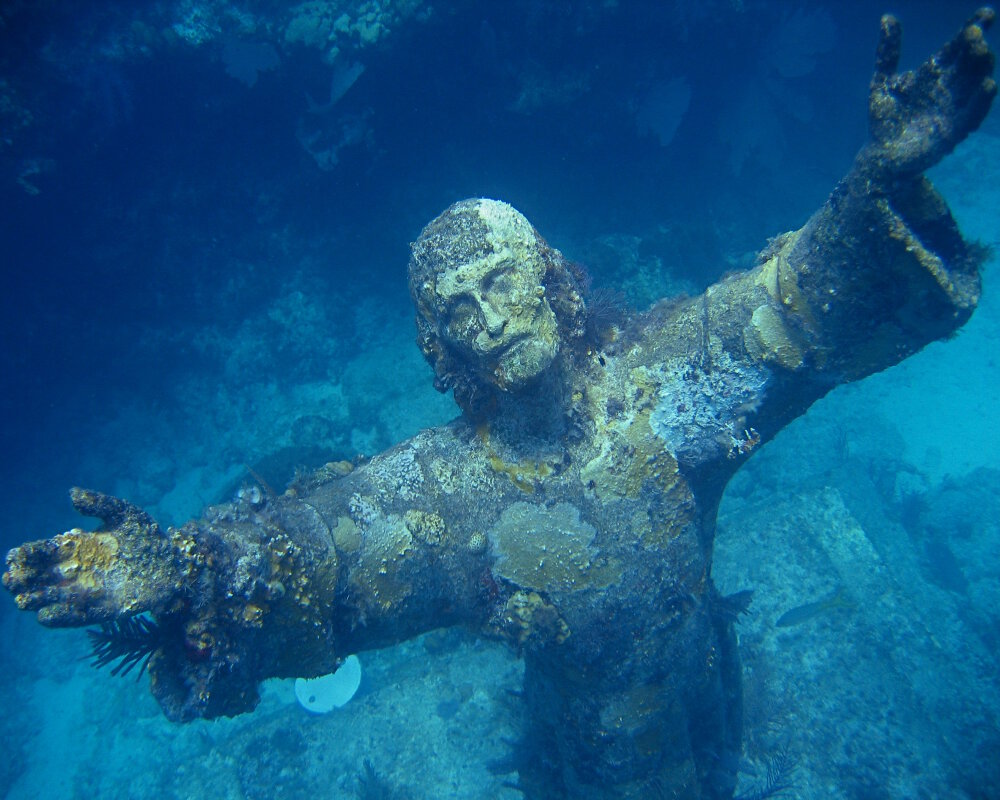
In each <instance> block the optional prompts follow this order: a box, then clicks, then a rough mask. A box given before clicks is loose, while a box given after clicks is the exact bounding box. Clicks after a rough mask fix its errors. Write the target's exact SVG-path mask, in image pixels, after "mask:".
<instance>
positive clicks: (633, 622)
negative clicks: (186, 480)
mask: <svg viewBox="0 0 1000 800" xmlns="http://www.w3.org/2000/svg"><path fill="white" fill-rule="evenodd" d="M993 18H994V14H993V12H992V11H990V10H987V9H984V10H982V11H980V12H978V13H977V14H976V15H975V16H974V17H973V18H972V19H971V20H970V21H969V22H968V23H967V24H966V26H965V27H964V28H963V29H962V30H961V32H960V33H959V34H958V36H956V37H955V38H954V39H953V40H952V41H951V42H949V43H948V44H946V45H945V46H944V47H943V48H942V49H941V50H940V51H939V52H938V53H937V54H936V55H934V57H933V58H931V59H929V60H928V61H926V62H925V63H924V64H923V65H922V66H920V67H919V68H918V69H917V70H915V71H913V72H906V73H902V74H897V73H896V66H897V64H898V60H899V50H900V28H899V25H898V23H897V22H896V21H895V20H894V19H893V18H891V17H886V18H884V19H883V21H882V31H881V38H880V42H879V45H878V53H877V59H876V68H875V74H874V77H873V79H872V82H871V89H870V97H869V124H870V141H869V142H868V143H867V144H866V145H865V146H864V148H863V149H862V150H861V151H860V153H859V154H858V156H857V158H856V160H855V162H854V164H853V166H852V167H851V169H850V171H849V173H848V174H847V176H846V177H845V178H844V179H843V180H842V181H841V182H840V183H839V185H838V186H837V187H836V188H835V189H834V191H833V193H832V194H831V195H830V197H829V199H828V200H827V201H826V203H825V204H824V205H823V206H822V208H820V209H819V211H817V212H816V213H815V214H814V215H813V217H812V218H811V219H810V220H809V221H808V222H807V223H806V224H805V226H804V227H803V228H801V229H800V230H798V231H795V232H792V233H786V234H783V235H781V236H778V237H776V238H775V239H773V240H772V241H771V242H770V243H769V244H768V245H767V247H766V248H765V249H764V250H763V252H761V254H760V256H759V259H758V263H757V265H756V266H755V267H754V268H753V269H751V270H749V271H747V272H743V273H740V274H731V275H727V276H726V277H724V278H723V279H722V280H720V281H719V282H718V283H716V284H715V285H713V286H711V287H710V288H709V289H708V290H707V291H705V293H704V294H702V295H701V296H700V297H694V298H686V299H682V300H675V301H664V302H661V303H660V304H658V305H656V306H654V307H653V308H652V309H651V310H650V311H648V312H646V313H644V314H642V315H638V316H635V317H634V318H633V319H631V320H629V321H628V322H627V323H626V324H623V325H621V326H620V330H618V331H617V335H614V336H612V335H611V331H610V329H609V328H608V326H607V325H606V324H604V323H602V315H601V314H599V313H597V312H595V310H594V309H593V308H592V307H590V306H588V297H587V295H586V292H585V287H584V284H583V282H582V280H581V276H580V274H579V272H578V271H577V270H576V269H575V268H574V267H573V266H572V265H571V264H570V263H569V262H568V261H567V260H566V259H564V258H563V256H562V255H561V254H560V253H559V252H558V251H557V250H554V249H552V248H550V247H549V246H548V245H546V243H545V241H544V240H543V239H542V238H541V237H540V236H539V234H538V233H537V232H536V231H535V229H534V228H533V227H532V226H531V225H530V223H529V222H528V221H527V220H526V219H525V218H524V217H523V216H522V215H521V214H519V213H518V212H517V211H515V210H514V209H513V208H511V207H510V206H508V205H506V204H504V203H500V202H496V201H493V200H466V201H463V202H460V203H457V204H455V205H453V206H452V207H451V208H449V209H448V210H446V211H445V212H444V213H443V214H442V215H441V216H440V217H438V218H437V219H436V220H434V221H433V222H431V223H430V224H429V225H428V226H427V227H426V228H425V229H424V231H423V232H422V233H421V235H420V237H419V239H418V240H417V242H416V243H415V244H414V245H413V250H412V258H411V261H410V272H409V279H410V289H411V293H412V296H413V300H414V302H415V304H416V309H417V327H418V342H419V346H420V348H421V350H422V351H423V353H424V354H425V355H426V357H427V359H428V360H429V362H430V363H431V365H432V366H433V368H434V372H435V375H436V381H437V385H438V387H439V388H440V389H441V390H448V389H451V390H453V391H454V394H455V399H456V400H457V402H458V404H459V405H460V406H461V408H462V415H461V416H460V417H459V418H458V419H456V420H455V421H453V422H451V423H450V424H448V425H446V426H444V427H440V428H435V429H432V430H425V431H422V432H421V433H419V434H418V435H416V436H415V437H413V438H412V439H409V440H408V441H405V442H402V443H401V444H399V445H397V446H395V447H393V448H391V449H390V450H387V451H386V452H384V453H381V454H379V455H377V456H374V457H373V458H371V459H370V460H367V461H363V462H360V463H356V464H347V463H331V464H328V465H326V466H325V467H323V468H321V469H320V470H319V471H317V472H316V473H314V474H312V475H310V476H308V477H306V478H302V479H299V480H297V481H296V482H295V483H294V484H293V485H292V486H291V487H290V488H289V489H288V490H287V491H285V492H284V493H283V494H280V495H278V494H276V493H274V492H272V491H270V490H268V489H267V488H266V487H250V488H248V489H247V490H245V491H243V492H241V493H240V495H239V497H238V498H237V499H236V500H235V501H234V502H232V503H230V504H227V505H221V506H212V507H210V508H208V509H206V510H205V512H204V515H203V516H202V518H201V519H199V520H196V521H192V522H188V523H187V524H185V525H183V526H181V527H179V528H170V529H168V530H163V529H162V528H161V527H160V526H159V525H157V523H156V522H155V521H154V520H153V519H152V518H151V517H150V516H149V515H148V514H146V513H145V512H143V511H142V510H141V509H139V508H137V507H136V506H134V505H132V504H130V503H128V502H126V501H124V500H120V499H117V498H114V497H111V496H107V495H103V494H99V493H96V492H91V491H85V490H81V489H74V490H73V492H72V500H73V503H74V505H75V506H76V508H77V509H78V510H79V511H80V512H81V513H83V514H85V515H88V516H91V517H96V518H97V519H98V520H100V524H99V525H98V526H97V529H96V530H95V531H93V532H85V531H83V530H80V529H73V530H71V531H68V532H66V533H63V534H61V535H59V536H56V537H54V538H52V539H48V540H45V541H37V542H31V543H28V544H24V545H22V546H20V547H17V548H15V549H13V550H12V551H11V552H10V553H9V555H8V556H7V565H6V572H5V574H4V576H3V582H4V585H5V586H6V587H7V588H8V589H9V590H10V591H11V592H12V593H13V594H14V595H15V596H16V600H17V604H18V606H19V607H20V608H22V609H30V610H35V611H37V612H38V619H39V620H40V621H41V622H42V623H43V624H45V625H51V626H75V625H89V624H95V623H107V622H109V621H114V620H119V621H120V620H124V619H127V618H129V617H133V616H134V615H138V614H147V615H151V616H152V618H153V619H154V620H155V626H154V625H153V624H152V623H143V625H142V626H141V627H142V630H143V631H144V632H145V634H148V635H150V636H154V635H155V639H154V640H153V642H152V644H151V645H150V646H149V648H150V650H152V654H151V657H150V660H149V663H148V669H149V674H150V686H151V691H152V693H153V694H154V696H155V697H156V699H157V700H158V701H159V703H160V705H161V707H162V708H163V711H164V713H165V714H166V715H167V716H168V717H169V718H170V719H172V720H176V721H181V722H183V721H187V720H193V719H196V718H199V717H207V718H211V717H218V716H222V715H235V714H240V713H243V712H246V711H250V710H251V709H253V708H254V706H255V705H256V703H257V702H258V691H257V687H258V683H259V682H260V681H261V680H263V679H265V678H270V677H308V676H314V675H320V674H323V673H327V672H330V671H332V670H334V669H336V667H337V666H338V664H339V663H340V662H341V660H342V659H343V658H345V657H346V656H348V655H350V654H352V653H356V652H359V651H362V650H367V649H370V648H377V647H383V646H386V645H390V644H393V643H395V642H399V641H402V640H405V639H408V638H410V637H414V636H416V635H418V634H420V633H423V632H425V631H428V630H431V629H433V628H438V627H441V626H449V625H463V626H465V627H467V628H468V629H470V630H472V631H474V632H476V633H477V634H479V635H482V636H486V637H490V638H494V639H499V640H503V641H506V642H508V643H509V644H510V645H511V646H512V647H514V648H516V650H517V651H518V652H519V653H521V654H522V655H523V658H524V661H525V676H524V689H523V698H522V699H523V702H524V703H526V704H527V707H528V713H527V715H526V716H527V717H528V719H529V722H528V727H527V730H526V731H525V733H524V738H523V740H522V741H521V742H520V746H519V748H518V750H517V753H516V755H515V759H514V761H513V762H512V763H513V764H514V765H515V768H516V769H517V770H518V773H519V782H520V783H519V785H520V788H521V789H522V791H523V792H524V793H525V795H526V796H529V797H533V798H559V797H573V798H640V797H643V798H648V797H684V798H726V797H731V796H732V793H733V787H734V784H735V772H736V765H737V763H738V754H739V751H740V736H741V692H740V667H739V660H738V654H737V650H736V644H735V639H734V636H733V631H732V623H733V620H734V618H735V617H736V615H737V614H738V613H739V612H740V611H741V610H743V609H744V608H745V600H746V598H745V597H743V596H738V597H730V598H724V597H721V596H719V594H718V593H717V592H716V591H715V589H714V588H713V585H712V581H711V577H710V568H711V563H712V542H713V536H714V533H715V524H716V512H717V508H718V505H719V502H720V499H721V497H722V493H723V490H724V489H725V486H726V484H727V482H728V481H729V479H730V478H731V477H732V476H733V474H734V473H735V472H736V471H737V470H738V469H739V468H740V466H741V464H742V463H743V462H744V461H745V460H746V459H747V458H748V456H750V455H751V454H752V452H753V451H754V450H755V449H756V448H758V447H760V446H761V445H762V444H763V443H765V442H767V441H768V440H769V439H771V438H772V437H773V436H774V435H775V434H776V433H777V432H778V431H779V430H780V429H781V428H782V427H783V426H784V425H786V424H788V422H789V421H791V420H792V419H794V418H795V417H797V416H799V415H800V414H802V413H803V412H804V411H805V410H806V409H807V408H809V406H810V404H812V403H813V402H815V401H816V400H817V399H819V398H820V397H822V396H823V395H825V394H826V393H827V392H829V391H830V390H831V389H832V388H833V387H835V386H837V385H838V384H841V383H844V382H845V381H851V380H857V379H859V378H862V377H864V376H866V375H869V374H871V373H873V372H876V371H878V370H881V369H884V368H886V367H888V366H890V365H892V364H896V363H898V362H899V361H901V360H902V359H904V358H906V357H907V356H909V355H910V354H912V353H915V352H916V351H918V350H920V349H921V348H922V347H924V346H925V345H926V344H928V343H929V342H932V341H934V340H936V339H941V338H944V337H948V336H949V335H951V334H953V333H954V332H955V331H956V329H958V328H959V327H960V326H961V325H962V324H963V323H964V322H965V321H966V320H968V319H969V316H970V315H971V314H972V312H973V309H974V308H975V306H976V303H977V301H978V298H979V293H980V280H979V267H980V264H981V261H982V258H983V253H982V249H981V248H979V247H976V246H974V245H971V244H969V243H967V242H965V241H964V240H963V239H962V237H961V235H960V233H959V231H958V228H957V226H956V224H955V222H954V220H953V219H952V217H951V214H950V212H949V210H948V208H947V206H946V205H945V203H944V201H943V200H942V198H941V197H940V196H939V195H938V194H937V193H936V192H935V190H934V188H933V187H932V186H931V184H930V182H929V181H928V180H927V179H926V178H925V177H923V175H922V173H923V172H924V170H926V169H927V168H928V167H930V166H932V165H934V164H935V163H937V162H938V161H940V160H941V159H942V158H943V157H944V156H945V155H947V154H948V153H949V152H951V151H952V149H953V148H954V147H955V146H956V145H957V144H958V143H959V142H961V141H962V140H963V139H964V138H965V137H966V136H967V135H968V134H969V133H970V132H971V131H973V130H974V129H975V128H976V127H978V125H979V124H980V122H981V121H982V120H983V118H984V117H985V116H986V113H987V111H988V110H989V107H990V104H991V102H992V99H993V97H994V95H995V94H996V84H995V83H994V81H993V79H992V77H991V75H992V71H993V62H994V56H993V54H992V53H991V52H990V50H989V48H988V46H987V44H986V42H985V39H984V36H983V31H984V29H985V28H987V27H988V26H989V24H990V23H991V22H992V21H993Z"/></svg>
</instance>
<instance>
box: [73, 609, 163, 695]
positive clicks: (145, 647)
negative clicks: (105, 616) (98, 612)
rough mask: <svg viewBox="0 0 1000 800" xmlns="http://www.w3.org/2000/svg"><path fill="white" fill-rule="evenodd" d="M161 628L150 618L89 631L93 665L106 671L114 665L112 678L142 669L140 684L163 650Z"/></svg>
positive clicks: (126, 620) (119, 622) (139, 617)
mask: <svg viewBox="0 0 1000 800" xmlns="http://www.w3.org/2000/svg"><path fill="white" fill-rule="evenodd" d="M160 634H161V632H160V627H159V625H157V624H156V623H155V622H154V621H153V620H151V619H150V618H149V617H144V616H137V617H126V618H125V619H116V620H113V621H112V622H103V623H101V628H100V630H93V629H92V630H88V631H87V636H89V637H90V646H91V653H90V657H91V658H92V659H93V661H91V664H92V665H93V666H95V667H106V666H107V665H108V664H111V663H112V662H114V661H117V662H118V663H117V664H115V665H114V666H113V667H112V668H111V674H112V675H116V676H117V675H128V674H129V672H131V671H132V668H133V667H135V666H136V664H138V665H139V673H138V675H136V680H139V678H141V677H142V673H143V672H145V671H146V665H147V664H148V663H149V659H150V658H151V657H152V655H153V653H154V652H155V651H156V650H158V649H159V647H160Z"/></svg>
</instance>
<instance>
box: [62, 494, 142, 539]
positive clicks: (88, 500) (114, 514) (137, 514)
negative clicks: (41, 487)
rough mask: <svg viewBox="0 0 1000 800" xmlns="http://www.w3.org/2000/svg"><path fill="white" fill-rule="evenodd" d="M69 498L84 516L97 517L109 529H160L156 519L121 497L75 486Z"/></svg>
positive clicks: (126, 531) (127, 530) (125, 531)
mask: <svg viewBox="0 0 1000 800" xmlns="http://www.w3.org/2000/svg"><path fill="white" fill-rule="evenodd" d="M69 499H70V502H72V503H73V508H75V509H76V510H77V511H79V512H80V513H81V514H83V515H84V516H87V517H97V518H98V519H99V520H101V521H102V522H103V523H104V526H105V528H107V529H108V530H115V529H122V532H123V533H129V532H134V531H137V530H144V529H149V530H158V527H157V524H156V520H154V519H153V518H152V517H151V516H150V515H149V514H147V513H146V512H145V511H143V510H142V509H141V508H139V506H137V505H135V504H133V503H130V502H128V500H122V499H121V498H120V497H115V496H114V495H110V494H103V493H102V492H94V491H91V490H90V489H81V488H80V487H79V486H74V487H73V488H72V489H71V490H70V493H69Z"/></svg>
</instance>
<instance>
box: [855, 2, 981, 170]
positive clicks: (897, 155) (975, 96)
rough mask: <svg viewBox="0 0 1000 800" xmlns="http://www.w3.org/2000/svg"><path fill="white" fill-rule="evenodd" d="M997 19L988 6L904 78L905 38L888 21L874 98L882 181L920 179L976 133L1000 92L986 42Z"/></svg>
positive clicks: (875, 150)
mask: <svg viewBox="0 0 1000 800" xmlns="http://www.w3.org/2000/svg"><path fill="white" fill-rule="evenodd" d="M995 16H996V14H995V12H994V11H993V10H992V9H990V8H982V9H980V10H979V11H977V12H976V13H975V14H974V15H973V16H972V18H971V19H970V20H969V21H968V22H967V23H966V24H965V25H964V26H963V28H962V30H961V31H959V33H958V35H957V36H956V37H955V38H954V39H952V40H951V41H950V42H948V43H947V44H946V45H945V46H944V47H942V48H941V49H940V50H939V51H938V52H937V53H935V54H934V55H933V56H931V58H929V59H928V60H927V61H925V62H924V63H923V64H921V65H920V67H918V68H917V69H916V70H914V71H910V72H904V73H901V74H897V73H896V67H897V66H898V65H899V52H900V42H901V39H902V33H901V30H900V25H899V22H897V20H896V19H895V18H894V17H892V16H890V15H886V16H884V17H883V18H882V31H881V35H880V38H879V45H878V51H877V54H876V59H875V74H874V75H873V76H872V82H871V89H870V93H869V97H868V126H869V130H870V134H871V142H870V145H869V148H868V151H867V155H868V157H869V159H870V160H869V164H871V165H872V166H875V167H876V169H877V171H878V172H879V173H881V176H882V177H885V178H889V179H891V178H892V177H896V176H899V177H905V176H909V175H916V174H918V173H920V172H923V171H924V170H926V169H928V168H929V167H931V166H933V165H934V164H936V163H937V162H938V161H940V160H941V159H942V158H944V157H945V156H946V155H948V153H950V152H951V151H952V150H953V149H954V148H955V146H956V145H957V144H958V143H959V142H961V141H962V140H963V139H964V138H965V137H966V136H968V135H969V134H970V133H972V131H974V130H975V129H976V128H977V127H979V124H980V123H981V122H982V121H983V118H984V117H985V116H986V113H987V112H988V111H989V108H990V103H992V102H993V98H994V96H995V95H996V93H997V85H996V82H995V81H994V80H993V78H992V74H993V62H994V56H993V53H992V52H991V51H990V48H989V46H988V45H987V44H986V40H985V38H984V36H983V31H985V30H986V29H987V28H988V27H989V26H990V25H991V24H992V23H993V19H994V17H995Z"/></svg>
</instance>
